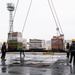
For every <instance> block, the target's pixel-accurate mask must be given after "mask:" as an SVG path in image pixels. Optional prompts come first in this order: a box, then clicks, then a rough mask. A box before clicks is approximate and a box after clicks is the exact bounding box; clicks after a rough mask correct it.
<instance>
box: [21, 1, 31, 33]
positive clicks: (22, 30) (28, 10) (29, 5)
mask: <svg viewBox="0 0 75 75" xmlns="http://www.w3.org/2000/svg"><path fill="white" fill-rule="evenodd" d="M31 4H32V0H31V1H30V5H29V8H28V11H27V15H26V18H25V21H24V26H23V29H22V34H23V31H24V28H25V25H26V21H27V18H28V15H29V11H30V8H31Z"/></svg>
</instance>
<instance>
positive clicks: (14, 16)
mask: <svg viewBox="0 0 75 75" xmlns="http://www.w3.org/2000/svg"><path fill="white" fill-rule="evenodd" d="M18 4H19V0H17V4H16V7H15V11H14V16H13V22H14V19H15V15H16V11H17V7H18Z"/></svg>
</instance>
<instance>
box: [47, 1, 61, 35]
mask: <svg viewBox="0 0 75 75" xmlns="http://www.w3.org/2000/svg"><path fill="white" fill-rule="evenodd" d="M47 1H48V4H49V7H50V10H51V12H52V15H53V18H54V21H55V24H56V26H57V29H58V32H59V34H60V31H59V27H58V24H57V21H56V18H55V15H54V13H53V10H52V7H51V4H50V1H49V0H47Z"/></svg>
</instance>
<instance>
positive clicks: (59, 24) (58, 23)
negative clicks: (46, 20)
mask: <svg viewBox="0 0 75 75" xmlns="http://www.w3.org/2000/svg"><path fill="white" fill-rule="evenodd" d="M51 3H52V6H53V9H54V12H55V15H56V18H57V21H58V24H59V27H60V30H61V33H62V34H63V31H62V28H61V25H60V22H59V19H58V16H57V13H56V10H55V7H54V4H53V1H52V0H51Z"/></svg>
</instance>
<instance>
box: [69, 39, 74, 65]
mask: <svg viewBox="0 0 75 75" xmlns="http://www.w3.org/2000/svg"><path fill="white" fill-rule="evenodd" d="M70 53H71V57H70V65H71V63H72V60H73V58H74V60H73V63H74V64H75V39H72V43H71V45H70Z"/></svg>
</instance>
